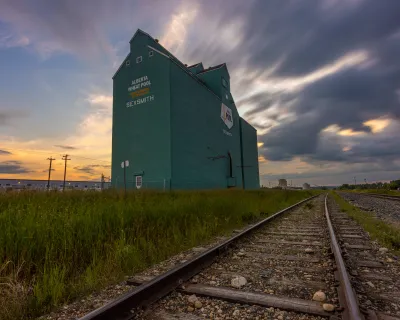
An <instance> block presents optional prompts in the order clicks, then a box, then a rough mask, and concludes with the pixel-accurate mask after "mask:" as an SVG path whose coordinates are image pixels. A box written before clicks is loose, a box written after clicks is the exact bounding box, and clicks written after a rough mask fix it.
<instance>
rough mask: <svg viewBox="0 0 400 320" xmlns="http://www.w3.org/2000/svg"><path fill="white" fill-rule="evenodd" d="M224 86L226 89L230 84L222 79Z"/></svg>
mask: <svg viewBox="0 0 400 320" xmlns="http://www.w3.org/2000/svg"><path fill="white" fill-rule="evenodd" d="M222 85H223V86H224V87H225V88H226V87H227V86H228V83H227V82H226V80H225V79H224V78H222Z"/></svg>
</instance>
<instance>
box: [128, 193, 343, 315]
mask: <svg viewBox="0 0 400 320" xmlns="http://www.w3.org/2000/svg"><path fill="white" fill-rule="evenodd" d="M323 212H324V211H323V197H319V198H316V199H314V200H312V201H311V209H310V208H309V207H306V206H305V205H302V206H300V207H298V208H296V209H294V210H293V211H292V212H291V213H288V214H287V215H286V214H285V215H284V216H283V217H279V218H277V219H276V220H274V221H273V222H271V223H269V224H268V225H267V226H265V227H263V228H262V230H260V231H258V232H256V233H255V234H254V235H251V236H249V237H246V239H244V240H241V241H240V242H239V243H238V244H237V245H236V247H235V248H233V249H231V250H230V251H228V252H227V254H226V255H225V256H223V257H221V258H219V259H218V260H217V261H216V262H215V263H213V264H212V265H211V267H209V268H207V269H206V270H204V271H203V272H201V273H199V274H198V275H196V276H195V277H193V278H192V279H191V280H190V281H189V282H191V283H201V284H206V285H211V286H217V287H218V286H223V287H231V288H232V286H231V281H232V279H233V278H234V277H236V276H243V277H244V278H246V280H247V283H246V284H245V285H244V286H243V287H242V288H241V289H239V290H242V291H246V292H258V293H266V294H271V295H279V296H287V297H295V298H301V299H305V300H312V297H313V294H314V293H315V292H317V291H319V290H322V291H323V292H324V293H325V294H326V297H327V299H326V301H325V302H326V303H330V304H333V305H335V306H336V307H338V297H337V293H336V287H335V280H334V275H333V260H332V259H331V258H330V256H329V254H328V247H329V237H328V234H327V233H326V221H325V217H324V214H323ZM282 226H283V228H282ZM310 226H311V227H310ZM302 227H304V228H305V229H306V228H307V227H310V228H311V229H313V230H314V231H317V233H316V235H313V236H311V237H307V236H306V237H300V238H298V237H296V236H294V237H292V238H293V239H292V240H293V241H299V242H303V240H304V241H306V242H307V243H308V242H312V241H313V240H314V241H317V242H318V243H319V245H318V246H314V247H313V248H314V249H313V251H312V253H311V254H310V253H305V248H307V247H308V246H307V245H302V244H299V245H296V246H295V247H291V246H290V247H289V246H288V245H287V244H276V245H268V244H265V243H264V244H263V243H262V242H260V241H262V240H268V239H273V240H277V241H286V240H288V238H287V237H286V236H285V235H284V236H279V235H276V236H275V235H274V236H272V235H270V232H296V229H301V228H302ZM290 228H292V230H290ZM288 230H289V231H288ZM305 239H307V240H305ZM255 244H256V245H258V246H261V248H259V247H257V248H252V246H253V245H255ZM264 253H265V254H271V255H293V256H296V257H304V258H319V259H320V262H318V263H309V262H305V261H285V260H273V259H269V258H266V259H264V258H262V257H261V258H260V257H257V255H258V254H264ZM198 300H199V301H200V302H201V308H198V309H197V308H191V307H190V304H189V303H188V295H185V294H181V293H178V292H174V293H173V294H171V295H169V296H167V297H165V298H163V299H161V300H160V301H159V302H158V303H157V304H155V305H154V306H152V307H151V309H150V310H148V311H147V312H145V313H144V314H138V315H137V316H136V318H135V319H142V318H144V319H156V318H159V319H164V318H163V317H162V316H160V314H165V313H167V314H175V315H179V316H177V318H176V319H185V317H187V318H188V319H189V316H191V315H193V316H196V317H194V318H193V319H253V320H254V319H260V320H261V319H278V320H283V319H293V320H297V319H324V318H323V317H318V316H311V315H309V314H302V313H296V312H289V311H284V310H280V309H277V308H272V307H270V308H265V307H260V306H254V305H245V304H235V303H230V302H226V301H222V300H219V299H213V298H207V297H198ZM165 319H167V318H165ZM168 319H169V318H168ZM171 319H173V318H172V317H171ZM190 319H192V317H191V318H190Z"/></svg>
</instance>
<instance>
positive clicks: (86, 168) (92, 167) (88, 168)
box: [74, 164, 111, 174]
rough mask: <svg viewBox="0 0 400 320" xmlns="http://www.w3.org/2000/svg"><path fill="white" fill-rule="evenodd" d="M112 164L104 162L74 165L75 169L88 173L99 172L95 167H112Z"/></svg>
mask: <svg viewBox="0 0 400 320" xmlns="http://www.w3.org/2000/svg"><path fill="white" fill-rule="evenodd" d="M110 168H111V165H103V164H91V165H87V166H82V167H74V169H75V170H78V171H81V172H85V173H87V174H97V172H96V170H95V169H110Z"/></svg>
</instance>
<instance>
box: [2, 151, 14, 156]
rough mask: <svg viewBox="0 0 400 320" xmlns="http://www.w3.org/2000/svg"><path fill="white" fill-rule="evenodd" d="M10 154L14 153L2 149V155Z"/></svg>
mask: <svg viewBox="0 0 400 320" xmlns="http://www.w3.org/2000/svg"><path fill="white" fill-rule="evenodd" d="M10 154H12V153H11V152H10V151H7V150H0V155H10Z"/></svg>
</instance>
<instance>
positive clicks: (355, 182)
mask: <svg viewBox="0 0 400 320" xmlns="http://www.w3.org/2000/svg"><path fill="white" fill-rule="evenodd" d="M356 185H357V180H356V177H354V186H356Z"/></svg>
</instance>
